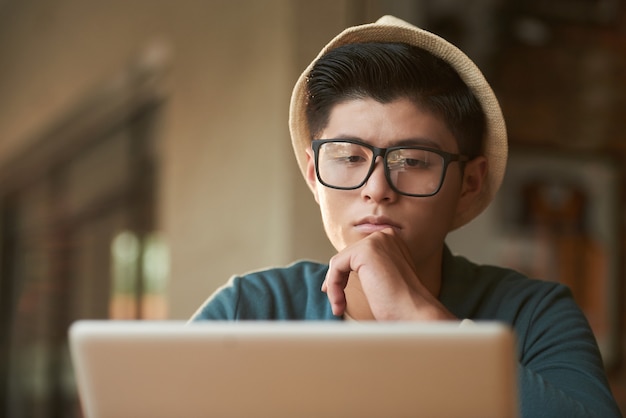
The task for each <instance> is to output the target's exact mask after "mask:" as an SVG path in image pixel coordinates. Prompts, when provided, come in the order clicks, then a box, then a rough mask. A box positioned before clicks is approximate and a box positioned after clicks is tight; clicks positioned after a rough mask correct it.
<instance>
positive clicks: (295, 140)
mask: <svg viewBox="0 0 626 418" xmlns="http://www.w3.org/2000/svg"><path fill="white" fill-rule="evenodd" d="M365 42H401V43H406V44H409V45H414V46H417V47H420V48H422V49H425V50H426V51H429V52H430V53H432V54H433V55H435V56H437V57H439V58H441V59H443V60H444V61H446V62H447V63H449V64H450V65H451V66H452V67H453V68H454V69H455V70H456V72H457V73H458V74H459V76H460V77H461V79H462V80H463V81H464V82H465V84H467V86H468V87H469V88H470V89H471V90H472V92H473V93H474V95H475V96H476V98H477V99H478V101H479V102H480V104H481V107H482V109H483V111H484V113H485V117H486V131H485V138H484V148H483V150H484V151H483V155H484V156H485V157H486V159H487V177H486V181H485V183H484V186H483V189H482V191H481V194H480V195H479V196H478V197H477V199H475V201H474V202H473V204H472V205H471V206H470V207H469V208H468V209H467V210H466V211H465V212H463V213H459V214H458V216H457V218H456V219H455V220H454V223H453V229H456V228H459V227H461V226H463V225H465V224H466V223H468V222H469V221H471V220H472V219H474V218H475V217H476V216H478V215H479V214H480V213H481V212H482V211H483V210H484V209H485V208H486V207H487V206H489V203H491V201H492V200H493V197H494V196H495V194H496V192H497V190H498V189H499V187H500V185H501V183H502V179H503V177H504V172H505V168H506V161H507V155H508V145H507V133H506V125H505V122H504V117H503V115H502V111H501V109H500V105H499V103H498V100H497V98H496V96H495V94H494V93H493V90H492V89H491V87H490V86H489V83H487V80H486V79H485V77H484V75H483V74H482V72H481V71H480V69H479V68H478V67H477V66H476V64H474V62H473V61H472V60H471V59H470V58H469V57H468V56H467V55H465V54H464V53H463V52H462V51H461V50H460V49H459V48H457V47H456V46H454V45H452V44H451V43H449V42H448V41H446V40H445V39H443V38H441V37H439V36H437V35H435V34H433V33H431V32H428V31H425V30H423V29H420V28H418V27H416V26H413V25H411V24H409V23H407V22H405V21H403V20H400V19H398V18H395V17H393V16H383V17H382V18H380V19H379V20H378V21H376V22H375V23H371V24H366V25H360V26H354V27H351V28H348V29H346V30H344V31H343V32H341V33H340V34H339V35H337V36H336V37H335V38H334V39H333V40H332V41H331V42H330V43H328V45H326V46H325V47H324V48H323V49H322V50H321V51H320V53H319V54H318V56H317V57H316V58H315V59H314V60H313V61H312V62H311V64H309V66H308V67H307V68H306V69H305V70H304V72H303V73H302V74H301V75H300V77H299V78H298V81H297V82H296V84H295V86H294V89H293V92H292V95H291V103H290V108H289V130H290V133H291V142H292V145H293V149H294V152H295V154H296V159H297V161H298V166H299V167H300V171H301V172H302V174H303V175H304V176H306V166H307V159H306V149H307V148H309V147H310V146H311V139H312V138H311V134H310V131H309V126H308V122H307V118H306V112H305V109H306V105H307V86H306V84H307V77H308V74H309V73H310V71H311V69H312V68H313V65H314V64H315V62H316V61H317V60H318V59H319V58H320V57H321V56H323V55H324V54H326V53H327V52H328V51H330V50H332V49H334V48H337V47H339V46H341V45H346V44H353V43H365Z"/></svg>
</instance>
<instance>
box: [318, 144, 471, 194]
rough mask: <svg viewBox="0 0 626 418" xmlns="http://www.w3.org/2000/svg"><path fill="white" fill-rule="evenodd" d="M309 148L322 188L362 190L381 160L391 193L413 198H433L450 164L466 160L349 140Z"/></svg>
mask: <svg viewBox="0 0 626 418" xmlns="http://www.w3.org/2000/svg"><path fill="white" fill-rule="evenodd" d="M311 145H312V148H313V153H314V155H315V173H316V175H317V179H318V180H319V181H320V183H322V184H323V185H324V186H326V187H330V188H333V189H339V190H353V189H358V188H359V187H361V186H363V185H364V184H365V183H366V182H367V180H368V179H369V178H370V176H371V175H372V172H373V171H374V167H375V165H376V158H377V157H381V158H382V159H383V162H384V167H385V177H386V178H387V182H388V183H389V185H390V186H391V188H392V189H393V190H394V191H395V192H397V193H400V194H403V195H406V196H414V197H427V196H433V195H435V194H437V193H438V192H439V190H440V189H441V185H442V184H443V181H444V179H445V176H446V171H447V169H448V165H449V164H450V163H451V162H453V161H461V162H463V161H469V160H470V158H469V157H467V156H465V155H461V154H451V153H449V152H444V151H440V150H437V149H433V148H427V147H420V146H398V147H389V148H378V147H374V146H372V145H369V144H365V143H363V142H360V141H357V140H352V139H316V140H314V141H312V143H311Z"/></svg>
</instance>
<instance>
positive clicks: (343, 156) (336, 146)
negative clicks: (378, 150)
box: [317, 142, 373, 188]
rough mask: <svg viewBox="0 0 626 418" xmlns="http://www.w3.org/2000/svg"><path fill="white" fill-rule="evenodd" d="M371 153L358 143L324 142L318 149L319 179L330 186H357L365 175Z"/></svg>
mask: <svg viewBox="0 0 626 418" xmlns="http://www.w3.org/2000/svg"><path fill="white" fill-rule="evenodd" d="M372 155H373V154H372V150H370V149H369V148H366V147H364V146H361V145H358V144H353V143H350V142H326V143H324V144H322V146H321V147H320V150H319V157H318V164H317V169H318V174H319V176H320V180H321V181H322V182H323V183H325V184H326V185H328V186H331V187H340V188H353V187H357V186H359V185H360V184H361V183H362V182H363V181H364V180H365V178H366V177H367V173H368V172H369V169H370V166H371V164H372Z"/></svg>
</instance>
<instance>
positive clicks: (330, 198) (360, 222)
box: [307, 98, 463, 270]
mask: <svg viewBox="0 0 626 418" xmlns="http://www.w3.org/2000/svg"><path fill="white" fill-rule="evenodd" d="M341 138H344V139H347V138H350V139H357V140H359V141H362V142H365V143H367V144H371V145H374V146H376V147H380V148H387V147H391V146H394V145H398V144H400V143H402V144H406V143H407V142H410V143H411V145H421V146H426V147H429V148H435V149H439V150H442V151H446V152H449V153H458V145H457V142H456V140H455V138H454V136H453V135H452V133H451V132H450V131H449V130H448V129H447V128H446V126H445V124H444V122H443V121H442V120H440V119H439V118H437V117H435V116H433V115H432V114H431V113H429V112H424V111H422V110H420V109H419V108H418V107H417V106H415V105H414V104H413V103H412V102H411V101H409V100H408V99H397V100H395V101H393V102H391V103H387V104H382V103H379V102H377V101H375V100H373V99H369V98H366V99H357V100H351V101H347V102H343V103H340V104H338V105H336V106H335V107H334V108H333V110H332V112H331V113H330V118H329V121H328V124H327V126H326V128H325V129H324V130H323V132H322V133H321V135H320V137H319V138H316V139H341ZM307 158H308V166H307V181H308V182H309V184H310V186H311V189H312V190H313V193H314V195H315V199H316V201H317V202H318V203H319V205H320V209H321V214H322V219H323V222H324V227H325V230H326V234H327V235H328V238H329V239H330V241H331V243H332V244H333V246H334V247H335V249H337V251H341V250H342V249H344V248H345V247H346V246H349V245H350V244H353V243H355V242H357V241H358V240H360V239H362V238H364V237H366V236H367V235H369V234H370V233H372V232H373V231H376V230H380V229H383V228H387V227H392V228H394V229H395V230H396V232H397V233H398V234H399V236H400V238H401V239H403V240H404V241H405V243H406V244H407V245H408V247H409V249H410V251H411V255H412V257H413V260H414V262H415V264H416V267H417V268H418V270H419V268H420V265H422V266H423V265H424V263H426V264H427V263H428V261H429V260H432V259H433V255H436V254H437V252H439V253H440V251H441V248H442V245H443V241H444V239H445V236H446V234H447V233H448V232H449V231H450V229H451V226H452V223H453V220H454V217H455V214H456V212H457V210H458V207H459V201H460V195H461V191H462V185H463V182H462V175H461V168H460V165H459V164H458V163H456V162H454V163H451V164H450V165H449V167H448V171H447V173H446V177H445V181H444V183H443V185H442V188H441V190H440V191H439V193H437V194H436V195H434V196H430V197H409V196H404V195H401V194H398V193H396V192H394V191H393V190H392V189H391V187H390V186H389V184H388V182H387V179H386V177H385V173H384V166H383V161H382V160H381V159H380V158H378V160H377V162H376V166H375V168H374V172H373V173H372V175H371V177H370V178H369V180H368V181H367V183H366V184H365V185H363V186H362V187H361V188H359V189H355V190H336V189H331V188H328V187H325V186H323V185H322V184H320V183H319V182H318V181H317V178H316V175H315V168H314V158H313V151H312V150H310V149H309V150H307ZM435 258H436V257H435Z"/></svg>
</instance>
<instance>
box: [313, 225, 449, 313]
mask: <svg viewBox="0 0 626 418" xmlns="http://www.w3.org/2000/svg"><path fill="white" fill-rule="evenodd" d="M415 270H416V269H415V265H414V263H413V260H412V258H411V254H410V252H409V250H408V248H407V246H406V244H405V243H404V242H403V241H402V240H401V239H400V237H398V236H397V234H396V232H395V231H394V230H393V229H391V228H389V229H385V230H383V231H379V232H375V233H372V234H370V235H368V236H367V237H365V238H364V239H362V240H360V241H358V242H356V243H354V244H352V245H350V246H348V247H346V248H345V249H343V250H342V251H340V252H339V253H338V254H336V255H335V256H334V257H333V258H332V259H331V260H330V263H329V268H328V273H327V274H326V279H325V280H324V283H323V284H322V291H324V292H326V294H327V296H328V300H329V301H330V304H331V308H332V310H333V314H334V315H337V316H341V315H343V314H344V313H345V311H346V308H347V303H348V299H349V297H347V296H346V290H347V289H346V287H347V286H348V282H349V281H352V280H358V282H359V283H356V285H359V284H360V287H361V289H362V291H363V294H364V295H365V298H366V302H367V304H368V305H369V308H370V310H371V313H372V315H373V317H374V319H376V320H442V319H456V318H455V317H454V315H452V314H451V313H450V312H449V311H448V310H447V309H446V308H445V307H444V306H443V305H442V304H441V303H440V302H439V300H438V299H437V298H436V296H435V295H433V293H431V291H430V290H429V289H427V287H426V286H424V284H423V283H422V281H421V280H420V279H419V278H418V276H417V273H416V271H415ZM436 291H437V292H438V287H437V290H436ZM357 319H358V318H357Z"/></svg>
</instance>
